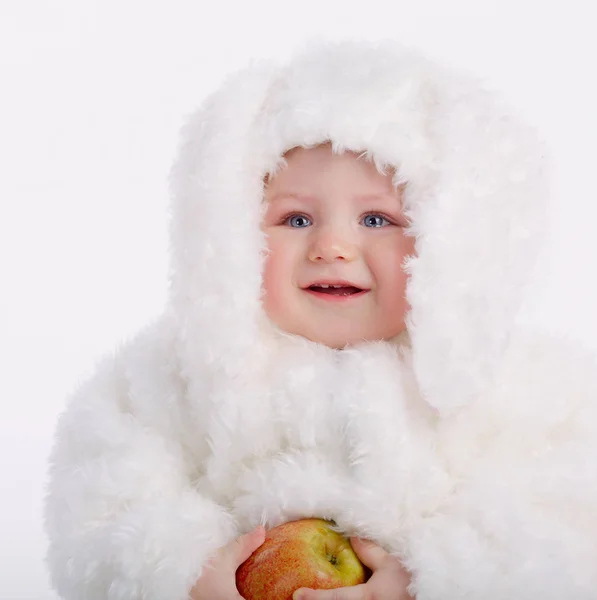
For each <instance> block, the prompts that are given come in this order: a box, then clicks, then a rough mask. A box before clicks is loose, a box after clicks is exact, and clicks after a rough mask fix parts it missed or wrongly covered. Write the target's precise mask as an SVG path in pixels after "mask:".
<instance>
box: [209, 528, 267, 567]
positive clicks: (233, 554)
mask: <svg viewBox="0 0 597 600" xmlns="http://www.w3.org/2000/svg"><path fill="white" fill-rule="evenodd" d="M264 541H265V529H264V528H263V527H262V526H259V527H257V529H254V530H253V531H250V532H249V533H245V535H241V536H240V537H238V538H236V539H235V540H233V541H232V542H230V543H229V544H228V545H227V546H224V548H222V549H221V550H220V553H221V557H222V559H223V560H224V562H225V563H226V564H227V565H229V566H230V567H232V570H233V571H236V569H238V567H240V565H242V564H243V563H244V562H245V560H247V559H248V558H249V556H251V554H253V552H255V550H257V548H259V546H261V544H263V542H264Z"/></svg>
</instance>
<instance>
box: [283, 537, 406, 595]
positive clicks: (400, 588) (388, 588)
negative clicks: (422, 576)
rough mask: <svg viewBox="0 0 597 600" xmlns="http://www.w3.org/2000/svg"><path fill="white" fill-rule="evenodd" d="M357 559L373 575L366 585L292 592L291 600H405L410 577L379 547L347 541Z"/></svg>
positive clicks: (393, 558) (371, 543) (394, 559)
mask: <svg viewBox="0 0 597 600" xmlns="http://www.w3.org/2000/svg"><path fill="white" fill-rule="evenodd" d="M350 542H351V544H352V547H353V548H354V551H355V552H356V554H357V556H358V557H359V558H360V559H361V562H363V563H364V564H365V565H367V566H368V567H369V568H370V569H371V571H373V575H371V577H370V579H369V581H367V583H363V584H361V585H355V586H352V587H343V588H336V589H335V590H309V589H307V588H301V589H300V590H296V592H294V594H293V596H292V600H369V599H370V598H375V599H376V600H407V599H409V598H412V596H411V595H410V594H409V593H408V585H409V584H410V575H409V574H408V571H407V570H406V569H405V568H404V567H403V566H402V564H401V562H400V561H399V560H398V559H397V558H396V557H394V556H392V555H390V554H388V553H387V552H386V551H385V550H384V549H383V548H382V547H381V546H378V545H377V544H374V543H373V542H370V541H367V540H362V539H360V538H350Z"/></svg>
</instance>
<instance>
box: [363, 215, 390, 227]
mask: <svg viewBox="0 0 597 600" xmlns="http://www.w3.org/2000/svg"><path fill="white" fill-rule="evenodd" d="M362 222H363V225H365V227H385V226H386V225H389V224H390V222H389V221H388V220H387V219H386V218H385V217H382V216H381V215H366V216H365V217H364V218H363V221H362Z"/></svg>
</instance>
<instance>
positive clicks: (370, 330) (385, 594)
mask: <svg viewBox="0 0 597 600" xmlns="http://www.w3.org/2000/svg"><path fill="white" fill-rule="evenodd" d="M510 113H511V111H510V110H509V109H508V108H507V107H504V106H502V105H501V104H500V103H499V102H498V101H497V100H496V99H494V98H492V97H491V96H489V95H488V94H487V93H486V92H485V91H483V90H482V89H480V88H479V86H478V85H477V84H475V83H474V82H471V81H469V80H468V79H467V78H466V77H463V76H461V75H458V74H456V73H453V72H451V71H448V70H446V69H444V68H442V67H440V66H437V65H433V64H431V63H430V62H429V61H427V60H426V59H425V58H423V57H421V56H418V55H416V54H414V53H412V52H409V51H406V50H404V49H403V48H401V47H399V46H397V45H396V44H394V43H390V42H388V43H384V44H378V45H371V44H367V43H364V42H358V43H357V42H354V43H351V42H342V43H337V44H313V45H311V46H310V47H309V48H308V49H307V50H306V51H304V52H302V53H299V54H298V55H297V56H296V57H295V58H293V59H292V60H291V61H290V62H289V63H288V64H284V65H276V64H273V63H270V62H263V63H256V64H253V65H252V66H250V67H248V68H247V69H244V70H242V71H240V72H239V73H237V74H235V75H233V76H231V77H230V78H228V79H227V80H226V82H225V83H224V84H223V86H222V87H221V88H220V89H219V90H218V91H216V92H215V93H213V94H212V95H211V96H210V97H209V98H208V99H207V100H206V101H205V102H204V104H203V106H202V107H201V109H200V110H199V111H198V112H197V114H195V115H194V116H193V117H192V118H191V119H190V121H189V123H188V125H187V127H186V128H185V129H184V131H183V142H182V144H181V148H180V153H179V156H178V159H177V161H176V163H175V166H174V169H173V171H172V208H171V219H170V238H171V248H170V249H171V267H170V273H169V298H168V303H167V306H166V307H165V310H164V312H163V314H162V315H160V316H159V317H158V318H157V319H156V320H155V321H154V322H152V323H150V324H148V325H147V327H145V328H144V329H143V330H141V331H140V332H139V333H138V334H136V335H135V336H134V337H133V338H132V339H130V340H128V341H127V342H126V344H124V345H122V347H120V348H118V350H117V351H116V352H114V353H111V354H110V355H108V356H106V357H103V358H102V360H101V361H100V362H99V364H98V366H97V371H96V373H95V374H94V375H93V376H92V377H91V378H89V380H87V381H85V382H82V383H81V384H80V385H79V386H78V388H77V390H76V391H75V393H74V394H73V395H72V397H71V398H70V399H69V402H68V406H67V408H66V410H65V412H64V414H63V415H62V416H61V417H60V420H59V423H58V428H57V435H56V443H55V446H54V449H53V451H52V456H51V468H50V477H49V489H48V495H47V498H46V506H45V517H46V529H47V532H48V537H49V551H48V565H49V569H50V573H51V577H52V582H53V585H54V587H55V588H56V590H57V591H58V593H59V594H60V595H61V596H62V597H63V598H65V599H66V600H82V599H85V600H189V599H192V600H205V599H206V600H218V599H233V598H236V599H238V598H240V596H239V593H238V591H237V589H236V587H235V571H236V569H237V567H238V566H239V565H240V564H241V563H242V562H243V561H244V560H245V559H246V558H247V557H248V556H249V555H250V554H251V553H252V552H253V551H254V550H255V549H256V548H258V547H259V546H260V545H261V543H262V542H263V539H264V529H267V528H271V527H275V526H277V525H280V524H282V523H285V522H288V521H294V520H297V519H302V518H308V517H318V518H322V519H328V520H334V521H335V522H336V523H337V525H338V527H339V528H340V529H341V530H342V531H343V532H345V533H346V534H347V535H348V536H351V537H352V539H353V542H354V547H355V551H356V552H357V553H358V555H359V556H360V557H361V559H362V561H363V562H364V563H365V564H367V565H368V566H369V567H370V569H371V571H372V576H371V578H370V579H369V580H368V581H367V582H366V583H365V584H363V585H361V586H354V587H348V588H340V589H338V590H334V591H322V590H304V589H303V590H296V591H295V593H294V599H295V600H296V599H297V598H303V599H305V598H306V599H320V598H321V599H324V598H334V599H336V600H344V599H346V600H359V599H370V598H380V599H388V600H390V599H392V600H397V599H404V598H417V600H446V599H449V600H455V599H460V600H479V599H480V598H482V599H484V600H512V599H513V598H515V599H516V600H536V599H537V598H541V600H561V599H562V598H575V599H578V600H594V599H595V598H596V597H597V596H596V591H595V590H597V569H596V568H595V565H597V479H596V478H595V473H597V441H596V440H597V402H596V401H595V399H596V398H597V377H596V376H595V363H594V357H593V356H590V355H587V354H586V353H585V352H583V351H582V350H581V349H579V348H577V347H575V346H574V345H572V344H571V343H569V342H564V341H562V340H555V339H552V338H550V337H547V336H545V335H542V334H539V333H537V332H529V331H523V330H521V329H520V327H519V325H518V324H517V320H516V317H517V313H518V310H519V308H520V305H521V302H522V300H523V298H524V285H525V282H526V281H527V280H528V278H529V276H530V274H531V271H532V269H533V266H534V261H535V257H536V255H537V253H538V252H539V249H540V240H541V232H542V223H543V222H544V213H545V207H546V197H547V193H548V186H547V183H546V178H545V177H546V175H545V174H546V171H547V169H546V168H545V158H544V156H545V152H544V149H543V147H542V145H541V144H540V143H539V142H538V141H537V139H536V135H535V133H534V132H533V131H531V130H530V129H529V128H528V127H526V126H525V125H523V124H521V123H520V122H518V121H517V120H516V119H515V118H513V117H512V116H511V114H510ZM571 302H572V300H571Z"/></svg>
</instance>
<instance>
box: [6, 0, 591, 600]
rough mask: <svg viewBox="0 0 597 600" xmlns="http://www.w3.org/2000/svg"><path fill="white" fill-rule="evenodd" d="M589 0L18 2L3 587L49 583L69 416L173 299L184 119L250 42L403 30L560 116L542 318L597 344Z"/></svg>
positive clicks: (9, 188) (289, 44)
mask: <svg viewBox="0 0 597 600" xmlns="http://www.w3.org/2000/svg"><path fill="white" fill-rule="evenodd" d="M590 4H591V3H590V2H589V0H585V2H581V1H575V0H566V2H563V1H559V0H555V1H552V2H551V3H550V2H549V0H543V1H542V2H540V1H538V0H537V1H534V0H526V1H525V0H518V1H512V2H509V1H507V0H496V1H490V0H450V1H449V2H446V1H445V0H409V1H404V0H367V1H366V2H362V1H361V2H349V1H347V0H337V1H333V2H326V1H325V0H316V1H313V0H291V1H283V0H276V1H265V0H250V1H242V2H241V1H240V0H239V1H238V2H229V1H226V0H212V1H210V2H203V1H201V0H195V1H191V0H189V1H184V0H177V1H172V0H171V1H169V2H152V1H151V0H145V1H140V0H139V1H127V0H114V1H112V0H103V1H101V2H100V1H98V2H93V1H89V0H72V1H60V0H48V1H47V2H44V1H43V0H37V1H28V0H14V1H11V0H8V1H7V0H0V86H1V87H0V109H1V110H0V203H1V207H0V275H1V280H0V281H1V283H2V287H1V290H2V291H1V293H0V361H1V362H0V403H1V412H0V435H1V447H0V486H1V488H0V598H2V599H10V600H16V599H23V598H28V599H33V598H35V599H37V598H40V599H41V598H43V599H50V598H54V597H55V596H53V595H52V593H51V592H50V591H49V586H48V581H47V576H46V573H45V569H44V565H43V555H44V552H45V545H46V542H45V539H44V536H43V533H42V522H41V507H42V498H43V492H44V486H45V471H46V460H47V454H48V451H49V448H50V444H51V439H52V434H53V428H54V424H55V419H56V417H57V414H58V413H59V411H60V410H61V408H62V406H63V403H64V399H65V397H66V396H67V394H68V393H69V391H70V390H71V389H72V388H73V386H74V385H75V383H76V381H77V380H78V379H80V378H82V377H84V376H85V374H86V373H88V372H89V370H90V369H92V368H93V364H94V361H95V359H96V358H97V356H98V355H99V354H100V353H102V352H105V351H108V350H110V349H111V348H112V347H114V346H115V345H116V344H117V343H118V341H119V340H122V339H124V338H125V337H126V336H127V335H129V334H131V333H133V332H134V331H135V330H136V329H137V328H138V327H139V326H140V325H142V324H143V323H144V322H146V321H147V320H148V319H149V318H150V317H152V316H153V315H157V314H158V313H159V312H160V311H161V308H162V306H163V303H164V300H165V295H166V269H167V256H166V254H167V237H166V209H167V201H168V198H167V174H168V169H169V167H170V163H171V161H172V158H173V154H174V150H175V147H176V143H177V134H178V128H179V127H180V125H181V123H182V121H183V119H184V117H185V115H186V114H187V113H189V112H190V111H191V110H192V109H193V108H195V107H196V105H197V104H198V102H199V101H200V99H201V98H202V96H203V95H205V94H206V93H207V92H209V91H210V90H211V89H213V88H214V87H215V86H216V85H217V84H218V83H219V81H220V80H221V79H222V77H223V76H224V75H225V73H226V72H227V71H229V70H231V69H235V68H237V67H239V66H242V65H243V64H244V63H245V61H246V60H247V59H248V58H250V57H259V56H269V55H287V54H288V53H289V52H290V51H291V50H292V48H293V46H294V45H296V43H297V42H300V41H301V40H303V39H304V38H305V37H310V36H313V35H317V34H323V35H327V36H328V37H332V38H343V37H351V36H355V37H361V38H371V39H378V38H382V37H394V38H397V39H400V40H402V41H404V42H406V43H407V44H410V45H412V46H415V47H417V48H421V49H423V50H424V51H425V52H426V53H427V54H429V55H430V56H431V57H436V58H439V59H441V60H443V61H445V62H447V63H449V64H452V65H455V66H459V67H460V68H462V69H465V70H467V71H470V72H472V73H475V74H477V75H480V76H482V77H484V78H485V79H486V80H487V81H488V82H489V83H490V85H491V86H492V87H494V88H497V89H499V90H501V91H502V93H503V94H504V95H505V96H506V97H507V98H508V99H509V100H510V101H511V103H513V104H515V105H516V106H517V107H518V108H519V109H520V112H521V113H522V114H523V115H525V116H526V118H527V119H528V120H530V121H531V122H533V123H534V124H535V125H537V126H538V127H539V129H540V130H541V131H542V132H543V135H544V137H545V139H546V140H547V142H548V144H549V146H550V147H551V151H552V155H553V159H554V172H553V177H554V195H553V199H552V200H551V208H552V235H551V238H550V242H549V245H548V247H547V248H546V250H545V252H544V254H543V259H542V262H541V268H540V269H539V271H538V273H537V277H536V281H535V286H534V292H533V296H532V299H531V302H530V303H529V308H528V310H527V312H526V319H528V320H530V321H532V322H533V323H534V324H536V325H538V326H540V327H549V328H552V329H555V330H558V331H561V332H567V333H568V334H569V335H571V336H573V337H576V338H578V339H579V341H581V342H584V343H585V344H586V345H588V346H589V347H592V348H596V347H597V342H596V341H595V340H597V336H596V334H597V319H595V317H594V315H593V312H594V307H595V306H597V289H596V288H597V275H596V269H595V267H594V265H593V263H594V260H595V258H596V257H597V240H596V237H597V236H596V232H595V223H596V221H597V208H596V206H595V199H596V194H595V184H594V180H595V172H596V171H597V167H596V165H595V164H594V161H595V157H596V153H595V140H596V138H597V135H596V134H597V117H596V112H595V111H596V107H597V93H596V90H595V75H594V73H595V67H594V62H593V61H594V58H593V57H594V56H596V55H597V42H596V41H595V36H594V32H593V30H592V27H593V21H592V19H591V18H590V14H589V10H590Z"/></svg>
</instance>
